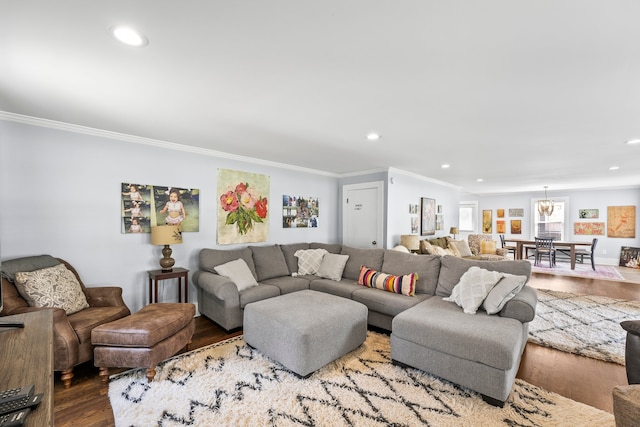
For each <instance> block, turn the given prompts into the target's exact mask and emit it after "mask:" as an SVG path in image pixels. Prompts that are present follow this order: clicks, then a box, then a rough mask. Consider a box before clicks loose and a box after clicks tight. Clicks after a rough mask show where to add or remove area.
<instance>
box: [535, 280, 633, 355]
mask: <svg viewBox="0 0 640 427" xmlns="http://www.w3.org/2000/svg"><path fill="white" fill-rule="evenodd" d="M537 292H538V305H537V307H536V317H535V318H534V319H533V321H532V322H531V323H530V324H529V341H530V342H533V343H536V344H539V345H542V346H545V347H551V348H555V349H556V350H561V351H565V352H568V353H574V354H578V355H581V356H585V357H590V358H592V359H600V360H604V361H606V362H613V363H617V364H620V365H624V351H625V341H626V337H627V333H626V332H625V330H624V329H622V327H621V326H620V322H622V321H623V320H633V319H640V301H627V300H622V299H614V298H607V297H601V296H595V295H578V294H573V293H569V292H559V291H550V290H546V289H537Z"/></svg>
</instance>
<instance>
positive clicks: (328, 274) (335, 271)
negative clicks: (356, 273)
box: [316, 253, 349, 281]
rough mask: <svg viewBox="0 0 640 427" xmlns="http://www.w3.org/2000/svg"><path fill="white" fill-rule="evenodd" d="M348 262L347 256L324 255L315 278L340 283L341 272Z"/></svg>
mask: <svg viewBox="0 0 640 427" xmlns="http://www.w3.org/2000/svg"><path fill="white" fill-rule="evenodd" d="M348 260H349V255H339V254H332V253H326V254H325V255H324V257H323V258H322V262H321V263H320V267H319V268H318V272H317V273H316V276H318V277H322V278H325V279H331V280H335V281H340V279H342V272H343V271H344V267H345V265H347V261H348Z"/></svg>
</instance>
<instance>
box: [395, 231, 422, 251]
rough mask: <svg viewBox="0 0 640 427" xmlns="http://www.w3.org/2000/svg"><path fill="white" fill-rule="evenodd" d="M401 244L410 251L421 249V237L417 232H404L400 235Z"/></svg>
mask: <svg viewBox="0 0 640 427" xmlns="http://www.w3.org/2000/svg"><path fill="white" fill-rule="evenodd" d="M400 244H401V245H402V246H404V247H405V248H407V249H409V250H410V251H417V250H418V249H420V238H419V237H418V236H416V235H415V234H403V235H401V236H400Z"/></svg>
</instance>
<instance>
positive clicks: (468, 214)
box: [458, 202, 478, 233]
mask: <svg viewBox="0 0 640 427" xmlns="http://www.w3.org/2000/svg"><path fill="white" fill-rule="evenodd" d="M459 209H460V212H459V216H458V229H459V230H460V231H461V232H467V233H475V232H476V230H477V228H478V202H460V208H459Z"/></svg>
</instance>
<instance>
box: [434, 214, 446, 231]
mask: <svg viewBox="0 0 640 427" xmlns="http://www.w3.org/2000/svg"><path fill="white" fill-rule="evenodd" d="M436 230H444V215H441V214H436Z"/></svg>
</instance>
